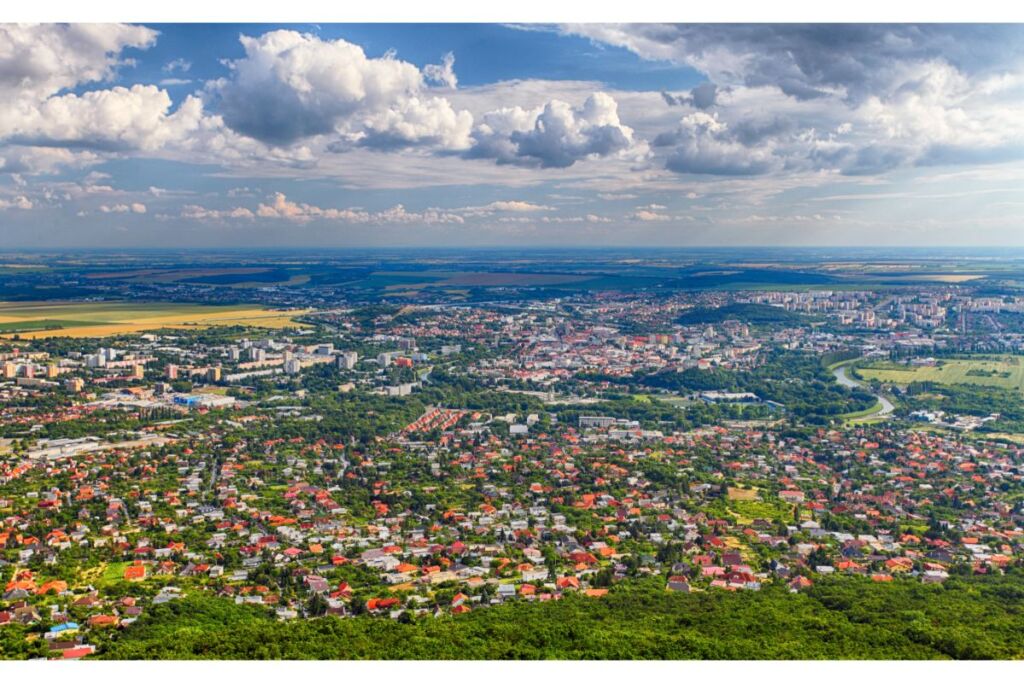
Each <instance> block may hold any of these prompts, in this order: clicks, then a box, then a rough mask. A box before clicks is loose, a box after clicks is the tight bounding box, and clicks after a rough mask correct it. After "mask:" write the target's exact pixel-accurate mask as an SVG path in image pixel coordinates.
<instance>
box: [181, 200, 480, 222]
mask: <svg viewBox="0 0 1024 683" xmlns="http://www.w3.org/2000/svg"><path fill="white" fill-rule="evenodd" d="M180 216H181V217H182V218H189V219H193V220H220V221H222V220H225V219H247V220H251V219H256V218H264V219H279V220H285V221H289V222H292V223H309V222H312V221H317V220H320V221H338V222H342V223H353V224H367V223H371V224H413V223H419V224H423V225H436V224H442V223H456V224H458V223H464V222H465V219H464V218H463V217H462V216H460V215H459V214H457V213H452V212H450V211H444V210H441V209H425V210H424V211H408V210H406V208H405V207H404V206H403V205H401V204H397V205H395V206H393V207H391V208H388V209H384V210H382V211H366V210H364V209H359V208H341V209H338V208H323V207H319V206H316V205H313V204H306V203H302V202H294V201H291V200H289V199H288V197H287V196H285V195H284V193H281V192H277V193H275V194H274V196H273V197H272V198H271V200H270V201H269V203H260V204H259V205H258V206H257V207H256V210H255V211H253V210H251V209H248V208H245V207H235V208H231V209H209V208H205V207H202V206H198V205H188V206H185V207H183V208H182V210H181V214H180Z"/></svg>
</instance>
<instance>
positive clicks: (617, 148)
mask: <svg viewBox="0 0 1024 683" xmlns="http://www.w3.org/2000/svg"><path fill="white" fill-rule="evenodd" d="M473 137H474V140H475V143H476V144H475V145H474V147H473V149H472V150H471V151H470V153H469V155H470V156H471V157H477V158H493V159H496V160H497V161H498V163H507V164H523V165H534V166H540V167H543V168H567V167H569V166H572V165H573V164H575V163H576V162H578V161H581V160H583V159H588V158H600V157H609V156H620V157H621V156H634V157H637V158H639V157H641V156H642V155H643V154H644V152H645V148H646V146H645V145H643V144H641V143H640V142H639V141H638V140H636V139H635V138H634V135H633V129H632V128H630V127H628V126H626V125H624V124H623V123H622V122H621V121H620V120H619V114H618V104H617V103H616V101H615V99H614V98H613V97H612V96H611V95H608V94H607V93H604V92H596V93H593V94H592V95H590V97H588V98H587V99H586V101H585V102H584V103H583V105H582V106H581V107H573V106H572V105H571V104H569V103H567V102H563V101H561V100H551V101H549V102H548V103H547V104H545V105H544V106H543V107H540V108H537V109H534V110H530V111H527V110H524V109H522V108H521V107H511V108H503V109H499V110H496V111H492V112H488V113H487V114H485V115H484V116H483V121H482V123H481V124H480V125H479V126H478V127H477V128H476V130H474V132H473Z"/></svg>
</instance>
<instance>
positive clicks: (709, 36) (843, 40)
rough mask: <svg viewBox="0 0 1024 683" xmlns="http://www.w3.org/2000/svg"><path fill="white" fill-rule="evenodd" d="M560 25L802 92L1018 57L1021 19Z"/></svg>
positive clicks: (853, 97) (894, 80)
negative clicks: (918, 67)
mask: <svg viewBox="0 0 1024 683" xmlns="http://www.w3.org/2000/svg"><path fill="white" fill-rule="evenodd" d="M564 30H566V31H567V32H570V33H575V34H580V35H585V36H588V37H590V38H592V39H594V40H597V41H601V42H605V43H609V44H613V45H618V46H622V47H626V48H628V49H630V50H632V51H633V52H636V53H637V54H639V55H641V56H642V57H645V58H648V59H657V60H665V59H669V60H671V61H675V62H677V63H680V64H685V65H688V66H691V67H693V68H695V69H697V70H698V71H701V72H703V73H705V74H707V75H708V77H709V78H710V79H711V80H712V81H713V82H714V83H716V84H718V85H720V86H727V85H745V86H749V87H753V86H764V85H770V86H777V87H779V88H780V89H782V90H783V92H786V93H787V94H789V95H791V96H793V97H795V98H797V99H800V100H808V99H814V98H819V97H823V96H825V95H827V94H829V93H831V92H834V91H836V90H841V91H842V92H843V96H844V97H845V98H846V99H848V100H849V101H854V102H856V101H860V100H862V99H864V98H865V97H868V96H870V95H878V94H880V93H885V92H890V91H891V90H892V89H894V88H898V87H899V86H900V85H901V84H902V81H901V78H902V67H903V66H904V65H905V64H906V63H908V62H918V63H923V62H928V61H931V60H939V59H941V60H944V61H946V62H947V63H949V64H951V65H953V66H954V67H956V68H957V69H958V70H960V71H961V72H963V73H966V74H972V75H973V74H984V73H988V72H990V71H995V70H999V69H1004V68H1006V66H1007V65H1008V64H1013V63H1015V62H1018V61H1020V60H1021V59H1024V26H1021V25H1010V24H977V25H975V24H970V25H956V24H925V25H908V24H895V25H880V24H842V25H836V24H686V25H651V24H626V25H598V24H586V25H574V26H569V27H566V28H565V29H564Z"/></svg>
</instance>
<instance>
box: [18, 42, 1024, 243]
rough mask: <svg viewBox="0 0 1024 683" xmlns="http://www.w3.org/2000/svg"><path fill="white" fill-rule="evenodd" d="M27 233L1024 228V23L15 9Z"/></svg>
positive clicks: (364, 237) (663, 236) (415, 239)
mask: <svg viewBox="0 0 1024 683" xmlns="http://www.w3.org/2000/svg"><path fill="white" fill-rule="evenodd" d="M0 101H2V102H3V104H2V105H0V242H2V244H3V245H4V246H5V247H7V248H15V247H27V248H54V247H58V248H59V247H102V248H108V247H114V248H117V247H126V248H127V247H176V248H181V247H195V248H204V247H207V248H208V247H275V246H277V247H317V246H324V247H345V246H351V247H417V246H432V247H443V246H467V247H479V246H516V247H530V246H539V247H540V246H586V247H597V246H623V245H624V246H719V245H724V246H746V245H750V246H755V245H774V246H819V245H821V246H844V245H851V246H940V245H941V246H957V245H960V246H1024V25H1020V24H991V25H986V24H970V25H956V24H930V25H928V24H926V25H910V24H895V25H872V24H831V25H824V24H804V25H801V24H781V25H772V24H755V25H744V24H685V25H654V24H614V25H608V24H580V25H571V24H570V25H555V24H551V25H548V24H543V25H541V24H527V25H498V24H455V25H445V24H420V25H407V24H368V25H359V24H289V25H271V24H237V25H232V24H177V25H171V24H151V25H142V24H70V25H64V24H39V25H0Z"/></svg>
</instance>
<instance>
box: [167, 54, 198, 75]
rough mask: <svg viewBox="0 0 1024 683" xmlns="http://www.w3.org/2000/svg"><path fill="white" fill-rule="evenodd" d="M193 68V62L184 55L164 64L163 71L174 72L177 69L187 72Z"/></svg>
mask: <svg viewBox="0 0 1024 683" xmlns="http://www.w3.org/2000/svg"><path fill="white" fill-rule="evenodd" d="M191 68H192V62H190V61H188V60H187V59H185V58H184V57H179V58H178V59H172V60H171V61H169V62H167V63H166V64H164V66H163V69H162V71H164V72H166V73H169V74H171V73H174V72H175V71H178V72H181V73H186V72H188V71H189V70H190V69H191Z"/></svg>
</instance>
